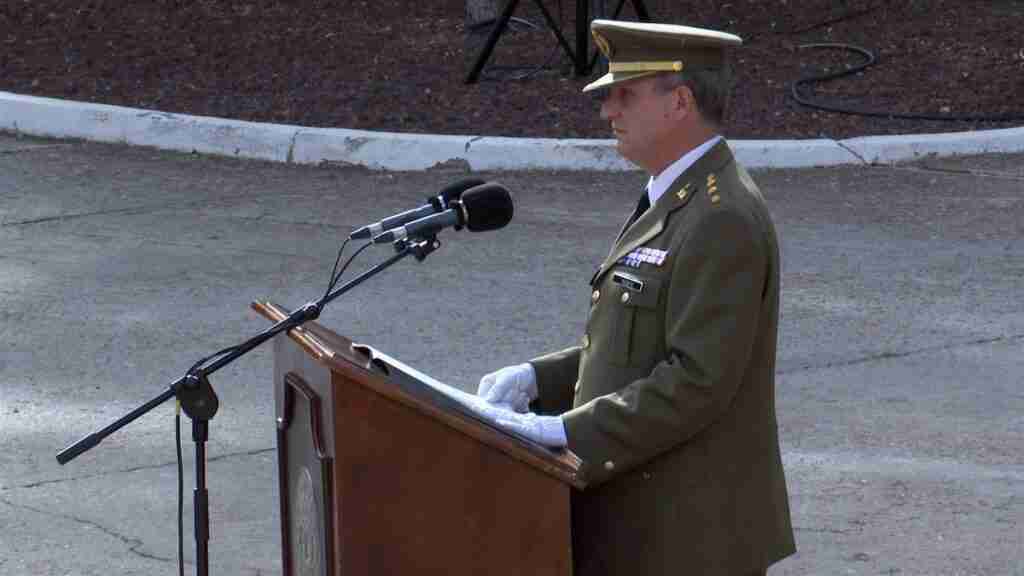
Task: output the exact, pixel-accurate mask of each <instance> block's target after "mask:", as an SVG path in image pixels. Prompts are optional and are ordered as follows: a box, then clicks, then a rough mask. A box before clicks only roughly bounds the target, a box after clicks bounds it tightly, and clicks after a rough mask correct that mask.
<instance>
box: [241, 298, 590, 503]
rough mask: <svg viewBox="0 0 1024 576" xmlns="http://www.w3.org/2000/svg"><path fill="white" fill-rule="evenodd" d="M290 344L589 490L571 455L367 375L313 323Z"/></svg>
mask: <svg viewBox="0 0 1024 576" xmlns="http://www.w3.org/2000/svg"><path fill="white" fill-rule="evenodd" d="M252 308H253V310H255V311H256V312H257V313H259V314H260V315H261V316H263V317H264V318H266V319H268V320H270V321H272V322H280V321H281V320H283V319H285V318H287V317H288V311H287V310H286V309H284V308H283V307H281V306H278V305H276V304H273V303H271V302H267V301H264V302H253V303H252ZM288 335H289V338H290V339H291V340H292V341H293V342H295V343H296V344H297V345H298V346H300V347H301V348H302V349H303V350H305V351H306V353H307V354H309V355H310V356H311V357H313V358H314V359H316V360H317V361H319V362H322V363H324V364H326V365H328V366H329V367H330V368H332V369H333V370H334V371H337V372H342V373H345V374H355V375H357V376H358V378H357V381H358V382H359V384H361V385H364V386H367V387H369V388H371V389H373V390H374V391H375V392H377V393H379V394H381V395H383V396H386V397H388V398H390V399H392V400H394V401H397V402H400V403H402V404H405V405H406V406H409V407H411V408H413V409H414V410H417V411H419V412H421V413H423V414H425V415H427V416H429V417H432V418H434V419H436V420H440V421H441V422H443V423H445V424H447V425H449V426H451V427H453V428H455V429H457V430H459V431H460V432H462V433H465V434H467V435H469V436H471V437H473V438H475V439H476V440H478V441H480V442H483V443H484V444H487V445H489V446H492V447H493V448H496V449H498V450H501V451H502V452H505V453H506V454H507V455H509V456H510V457H512V458H515V459H516V460H519V461H521V462H523V463H524V464H527V465H529V466H532V467H534V468H536V469H538V470H540V471H542V472H544V473H546V474H548V475H550V476H553V477H555V478H556V479H558V480H560V481H562V482H565V483H567V484H569V485H571V486H573V487H575V488H578V489H582V488H584V486H585V483H584V482H583V480H582V478H581V477H580V474H579V469H580V466H581V464H582V462H581V461H580V459H579V458H578V457H577V456H576V455H575V454H573V453H572V452H571V451H568V450H563V451H561V452H551V451H549V450H547V449H545V448H543V447H541V446H535V445H532V444H529V443H527V442H524V441H522V440H519V439H518V438H515V437H513V436H511V435H508V434H505V433H503V432H501V431H499V430H497V429H494V428H492V427H489V426H487V425H485V424H482V423H480V422H478V421H476V420H474V419H472V418H470V417H468V416H465V415H463V414H460V413H458V412H454V411H451V410H446V409H443V408H440V407H438V406H435V405H433V404H431V403H430V402H427V401H424V400H423V399H421V398H418V397H416V396H413V395H411V394H409V393H407V392H405V391H404V390H402V389H400V388H398V387H397V386H395V385H393V384H392V383H390V382H388V381H387V379H386V378H385V377H384V376H383V375H381V374H378V373H376V372H374V371H372V370H369V369H368V364H369V358H367V357H365V356H362V355H360V354H359V352H357V351H355V350H353V349H352V342H351V340H349V339H348V338H345V337H344V336H341V335H340V334H337V333H335V332H334V331H332V330H330V329H328V328H326V327H324V326H322V325H320V324H318V323H316V322H308V323H306V324H305V325H303V326H302V327H300V328H295V329H292V330H291V331H289V333H288Z"/></svg>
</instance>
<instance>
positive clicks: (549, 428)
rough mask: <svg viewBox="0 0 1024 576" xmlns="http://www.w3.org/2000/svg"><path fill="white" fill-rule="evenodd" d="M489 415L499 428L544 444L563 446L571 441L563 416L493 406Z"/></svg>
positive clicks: (553, 446)
mask: <svg viewBox="0 0 1024 576" xmlns="http://www.w3.org/2000/svg"><path fill="white" fill-rule="evenodd" d="M488 416H490V417H491V418H492V421H493V422H494V425H495V426H497V427H498V428H501V429H502V430H505V431H506V432H511V433H513V434H518V435H520V436H522V437H524V438H528V439H529V440H532V441H533V442H536V443H537V444H541V445H542V446H548V447H550V448H562V447H564V446H565V445H566V444H568V443H569V441H568V439H567V438H566V436H565V424H563V423H562V417H561V416H539V415H537V414H534V413H533V412H527V413H525V414H520V413H518V412H513V411H511V410H505V409H503V408H498V407H494V408H492V409H491V411H490V413H489V414H488Z"/></svg>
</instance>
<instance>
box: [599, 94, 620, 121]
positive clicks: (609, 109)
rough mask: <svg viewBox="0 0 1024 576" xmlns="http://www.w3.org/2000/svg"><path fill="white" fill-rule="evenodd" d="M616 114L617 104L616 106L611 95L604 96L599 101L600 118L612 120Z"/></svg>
mask: <svg viewBox="0 0 1024 576" xmlns="http://www.w3.org/2000/svg"><path fill="white" fill-rule="evenodd" d="M617 115H618V106H616V105H615V104H614V102H613V100H612V98H611V96H609V97H607V98H605V99H604V100H603V101H602V102H601V119H603V120H612V119H613V118H614V117H615V116H617Z"/></svg>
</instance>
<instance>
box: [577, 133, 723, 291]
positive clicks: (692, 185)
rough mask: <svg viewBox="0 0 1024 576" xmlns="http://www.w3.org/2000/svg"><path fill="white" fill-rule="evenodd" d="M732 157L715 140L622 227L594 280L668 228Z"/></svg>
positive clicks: (721, 144)
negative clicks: (671, 218)
mask: <svg viewBox="0 0 1024 576" xmlns="http://www.w3.org/2000/svg"><path fill="white" fill-rule="evenodd" d="M732 161H733V155H732V150H730V149H729V144H728V142H726V140H725V139H724V138H723V139H719V140H717V141H716V142H715V143H713V144H712V145H711V147H710V149H709V150H708V151H707V152H706V153H705V154H702V155H701V156H699V157H698V158H696V160H695V161H694V162H693V164H691V165H690V166H689V167H687V168H686V169H685V170H684V171H683V173H682V174H679V176H678V177H676V178H675V180H674V181H672V182H671V183H670V185H669V186H668V188H667V190H668V191H669V193H668V194H664V195H663V196H662V198H660V201H659V202H658V203H657V204H654V205H652V206H651V207H650V208H649V209H648V210H647V211H646V212H644V213H643V214H642V215H640V217H639V218H637V219H636V221H635V222H633V223H632V224H629V225H628V226H627V227H626V228H625V229H624V230H623V231H622V233H621V234H620V236H619V239H618V240H616V242H615V244H614V245H613V246H612V250H611V252H610V253H609V254H608V257H607V258H605V261H604V262H603V263H602V264H601V266H600V267H598V269H597V271H596V272H595V273H594V275H593V277H591V279H590V283H591V284H592V285H596V284H597V282H599V281H600V279H601V277H602V276H604V274H605V272H607V271H608V270H609V269H610V268H611V267H612V266H614V265H615V263H616V262H618V261H619V260H620V259H622V258H623V257H624V256H625V255H626V254H629V253H630V252H632V251H633V250H634V249H636V248H638V247H639V246H642V245H644V244H646V243H647V242H649V241H650V240H651V239H652V238H654V237H655V236H657V235H658V234H661V231H662V230H664V229H665V220H666V219H667V218H668V215H669V214H671V213H672V212H674V211H676V210H678V209H680V208H682V207H684V206H686V204H688V203H689V202H690V201H691V200H692V199H693V197H694V196H696V192H697V190H698V189H701V188H704V187H705V186H706V185H707V184H706V182H707V176H708V174H712V173H716V172H718V171H719V170H721V169H722V168H723V167H725V166H726V165H727V164H729V163H730V162H732Z"/></svg>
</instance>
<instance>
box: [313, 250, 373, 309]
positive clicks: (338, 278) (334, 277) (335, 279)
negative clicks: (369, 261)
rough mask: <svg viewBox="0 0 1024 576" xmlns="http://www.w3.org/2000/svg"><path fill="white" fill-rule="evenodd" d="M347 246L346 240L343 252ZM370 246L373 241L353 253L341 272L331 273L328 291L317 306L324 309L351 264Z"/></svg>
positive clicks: (339, 255)
mask: <svg viewBox="0 0 1024 576" xmlns="http://www.w3.org/2000/svg"><path fill="white" fill-rule="evenodd" d="M345 244H348V240H345V242H344V243H343V244H342V245H341V249H342V250H344V249H345ZM370 246H373V241H372V240H371V241H369V242H367V243H366V244H363V245H362V246H360V247H359V248H357V249H356V251H355V252H353V253H352V255H351V256H349V257H348V260H346V261H345V264H344V265H343V266H342V267H341V270H338V272H337V274H335V273H334V272H331V282H330V283H329V284H328V285H327V291H326V292H324V295H323V297H322V298H320V300H319V301H318V302H317V306H319V307H321V308H322V307H323V303H324V302H325V301H326V300H327V297H328V296H330V294H331V290H334V287H335V286H337V285H338V282H340V281H341V276H342V275H343V274H344V273H345V270H347V269H348V267H349V264H352V261H353V260H355V259H356V256H359V255H360V254H361V253H362V252H363V250H366V249H367V248H369V247H370ZM338 260H341V250H339V251H338ZM335 268H337V263H335Z"/></svg>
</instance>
